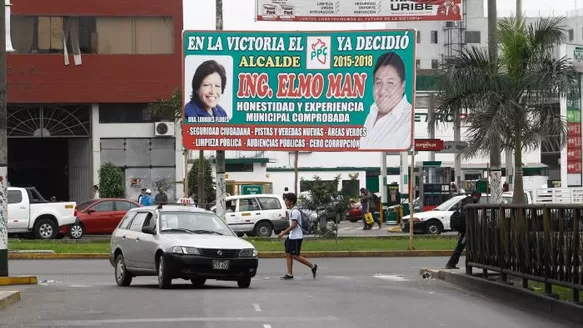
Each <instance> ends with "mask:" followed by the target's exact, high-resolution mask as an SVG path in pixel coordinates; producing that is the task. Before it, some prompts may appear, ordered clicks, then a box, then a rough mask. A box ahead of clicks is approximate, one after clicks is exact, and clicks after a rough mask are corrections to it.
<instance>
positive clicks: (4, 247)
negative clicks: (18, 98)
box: [0, 0, 14, 277]
mask: <svg viewBox="0 0 583 328" xmlns="http://www.w3.org/2000/svg"><path fill="white" fill-rule="evenodd" d="M0 29H2V30H1V31H0V277H8V204H7V197H6V196H7V192H8V190H7V183H8V181H7V175H8V147H7V146H8V143H7V141H8V137H7V132H6V129H7V119H6V116H7V107H6V106H7V104H6V102H7V97H6V84H7V81H6V52H13V51H14V49H13V48H12V40H11V38H10V0H5V2H4V7H2V8H1V9H0ZM2 45H3V46H2Z"/></svg>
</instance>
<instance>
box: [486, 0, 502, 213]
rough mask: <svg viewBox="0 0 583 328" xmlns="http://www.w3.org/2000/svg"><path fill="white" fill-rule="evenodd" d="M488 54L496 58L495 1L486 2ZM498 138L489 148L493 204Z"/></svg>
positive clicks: (498, 185) (498, 181)
mask: <svg viewBox="0 0 583 328" xmlns="http://www.w3.org/2000/svg"><path fill="white" fill-rule="evenodd" d="M488 54H489V56H490V60H495V59H496V58H498V17H497V8H496V0H488ZM500 153H501V151H500V138H496V140H495V141H494V142H492V147H491V148H490V194H491V199H492V203H493V204H499V203H501V202H502V167H501V166H502V163H501V158H500V157H501V156H500Z"/></svg>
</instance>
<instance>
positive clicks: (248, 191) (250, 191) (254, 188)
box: [241, 185, 263, 195]
mask: <svg viewBox="0 0 583 328" xmlns="http://www.w3.org/2000/svg"><path fill="white" fill-rule="evenodd" d="M262 193H263V186H261V185H242V186H241V194H243V195H259V194H262Z"/></svg>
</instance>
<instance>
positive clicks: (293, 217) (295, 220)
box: [278, 192, 318, 280]
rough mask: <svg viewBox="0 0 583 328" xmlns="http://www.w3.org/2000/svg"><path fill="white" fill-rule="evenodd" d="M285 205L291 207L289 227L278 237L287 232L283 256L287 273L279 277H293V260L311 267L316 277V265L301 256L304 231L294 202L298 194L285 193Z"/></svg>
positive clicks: (285, 278) (300, 215) (287, 278)
mask: <svg viewBox="0 0 583 328" xmlns="http://www.w3.org/2000/svg"><path fill="white" fill-rule="evenodd" d="M284 200H285V205H286V206H287V208H290V209H291V213H290V218H289V227H288V228H287V229H285V230H284V231H282V232H281V233H280V234H279V236H278V237H279V238H283V236H285V235H286V234H287V233H289V236H288V238H287V239H286V240H285V244H284V245H285V258H286V264H287V273H286V274H285V276H283V277H281V279H283V280H290V279H293V278H294V274H293V264H294V262H293V261H294V260H296V261H298V262H300V263H302V264H303V265H305V266H307V267H309V268H310V269H312V276H313V278H314V279H316V272H317V271H318V265H316V264H312V263H310V261H308V260H307V259H306V258H305V257H303V256H301V250H302V240H303V238H304V233H303V231H302V227H301V226H300V225H301V222H302V214H301V213H300V210H299V209H298V207H297V205H296V203H297V202H298V196H297V195H296V194H294V193H293V192H288V193H287V194H286V195H285V199H284Z"/></svg>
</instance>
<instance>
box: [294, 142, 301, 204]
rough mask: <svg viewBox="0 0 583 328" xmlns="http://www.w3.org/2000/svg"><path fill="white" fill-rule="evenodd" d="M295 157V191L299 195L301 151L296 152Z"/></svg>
mask: <svg viewBox="0 0 583 328" xmlns="http://www.w3.org/2000/svg"><path fill="white" fill-rule="evenodd" d="M294 155H295V159H294V193H295V194H296V196H297V195H298V157H300V152H299V151H295V152H294Z"/></svg>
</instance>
